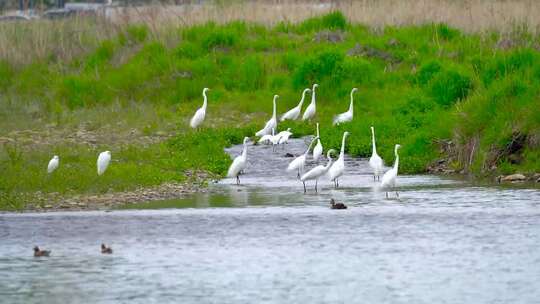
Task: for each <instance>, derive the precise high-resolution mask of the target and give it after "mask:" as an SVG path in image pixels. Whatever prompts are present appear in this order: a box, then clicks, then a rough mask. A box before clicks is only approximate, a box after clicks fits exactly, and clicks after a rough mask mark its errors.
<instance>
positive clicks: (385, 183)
mask: <svg viewBox="0 0 540 304" xmlns="http://www.w3.org/2000/svg"><path fill="white" fill-rule="evenodd" d="M399 148H401V146H400V145H396V146H395V147H394V155H395V156H396V160H395V161H394V166H393V167H392V169H390V170H388V171H386V173H384V175H383V177H382V181H381V188H382V189H384V190H385V192H386V198H388V190H394V191H396V196H397V197H398V198H399V193H398V192H397V190H395V188H396V179H397V174H398V167H399V154H398V149H399Z"/></svg>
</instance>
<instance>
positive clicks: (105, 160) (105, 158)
mask: <svg viewBox="0 0 540 304" xmlns="http://www.w3.org/2000/svg"><path fill="white" fill-rule="evenodd" d="M110 162H111V151H105V152H101V153H99V156H98V159H97V174H98V175H102V174H103V173H105V170H107V167H108V166H109V163H110Z"/></svg>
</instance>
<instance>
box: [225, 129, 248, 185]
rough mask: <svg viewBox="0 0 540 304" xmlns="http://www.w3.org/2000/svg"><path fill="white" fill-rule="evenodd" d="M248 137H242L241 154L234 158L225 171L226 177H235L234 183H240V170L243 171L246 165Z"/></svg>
mask: <svg viewBox="0 0 540 304" xmlns="http://www.w3.org/2000/svg"><path fill="white" fill-rule="evenodd" d="M248 141H249V137H244V149H243V150H242V154H240V155H238V156H237V157H235V158H234V160H233V162H232V164H231V166H230V167H229V170H228V171H227V177H231V178H232V177H236V184H237V185H240V172H241V171H244V169H245V168H246V165H247V142H248Z"/></svg>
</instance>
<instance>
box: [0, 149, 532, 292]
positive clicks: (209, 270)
mask: <svg viewBox="0 0 540 304" xmlns="http://www.w3.org/2000/svg"><path fill="white" fill-rule="evenodd" d="M303 149H305V144H304V142H303V140H295V141H294V142H292V143H291V144H289V145H287V147H286V148H285V150H281V148H280V149H278V150H277V151H276V152H272V149H271V148H270V147H267V146H257V147H253V146H250V147H249V161H250V166H249V167H248V169H247V170H246V172H245V175H243V176H242V179H241V180H242V185H241V186H236V185H231V184H233V183H234V181H233V180H224V181H222V182H220V183H219V184H215V185H212V186H211V191H210V192H209V193H204V194H199V195H194V196H192V197H188V198H186V199H183V200H177V201H165V202H154V203H147V204H140V205H133V206H129V207H128V208H126V209H127V210H115V211H112V212H64V213H48V214H0V303H128V302H129V303H168V302H177V303H538V299H540V283H539V282H540V211H539V207H540V191H539V190H537V189H527V188H512V187H507V188H501V187H478V186H473V185H470V184H468V183H466V182H463V181H459V180H452V179H441V178H438V177H432V176H406V177H400V179H399V186H400V189H399V191H400V200H396V199H395V198H394V195H392V199H390V200H387V199H384V193H381V192H379V191H377V188H376V187H375V186H374V185H376V183H374V182H373V179H372V177H371V176H370V175H369V169H368V167H367V162H365V160H353V159H347V173H346V176H344V177H343V178H342V180H341V182H340V184H341V185H342V186H343V188H342V189H338V190H335V189H332V188H331V187H330V185H331V184H330V182H328V181H325V180H321V181H320V184H319V185H320V186H321V189H320V191H319V193H317V194H316V193H315V192H314V191H313V184H312V183H310V184H309V185H308V186H309V191H308V193H307V194H305V195H304V194H303V193H302V191H303V188H302V184H301V183H299V182H298V181H296V179H295V174H294V173H291V174H285V173H284V168H285V167H286V166H287V163H288V162H289V161H290V160H292V158H286V157H285V156H284V154H285V152H292V153H295V154H298V153H300V151H302V150H303ZM240 150H241V147H233V148H232V149H230V152H231V153H232V154H233V155H236V154H238V153H239V151H240ZM402 161H406V159H404V160H402ZM321 163H322V164H323V163H325V161H322V162H321ZM312 166H313V164H310V165H309V167H312ZM330 197H334V198H336V200H338V201H342V202H345V203H346V204H347V205H349V209H348V210H330V209H329V208H328V201H329V199H330ZM101 242H105V243H108V244H111V245H112V247H113V249H114V254H113V255H110V256H104V255H101V254H100V252H99V244H100V243H101ZM34 244H38V245H41V246H42V247H44V248H47V249H50V250H52V256H51V257H49V258H33V257H32V251H31V249H32V246H33V245H34Z"/></svg>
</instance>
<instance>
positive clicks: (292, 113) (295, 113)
mask: <svg viewBox="0 0 540 304" xmlns="http://www.w3.org/2000/svg"><path fill="white" fill-rule="evenodd" d="M309 91H311V90H310V89H305V90H304V92H302V99H300V103H298V105H297V106H296V107H294V108H292V109H290V110H289V111H287V113H285V114H283V116H281V119H280V120H281V121H284V120H286V119H290V120H297V119H298V117H300V112H302V104H303V103H304V99H305V98H306V93H307V92H309Z"/></svg>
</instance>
